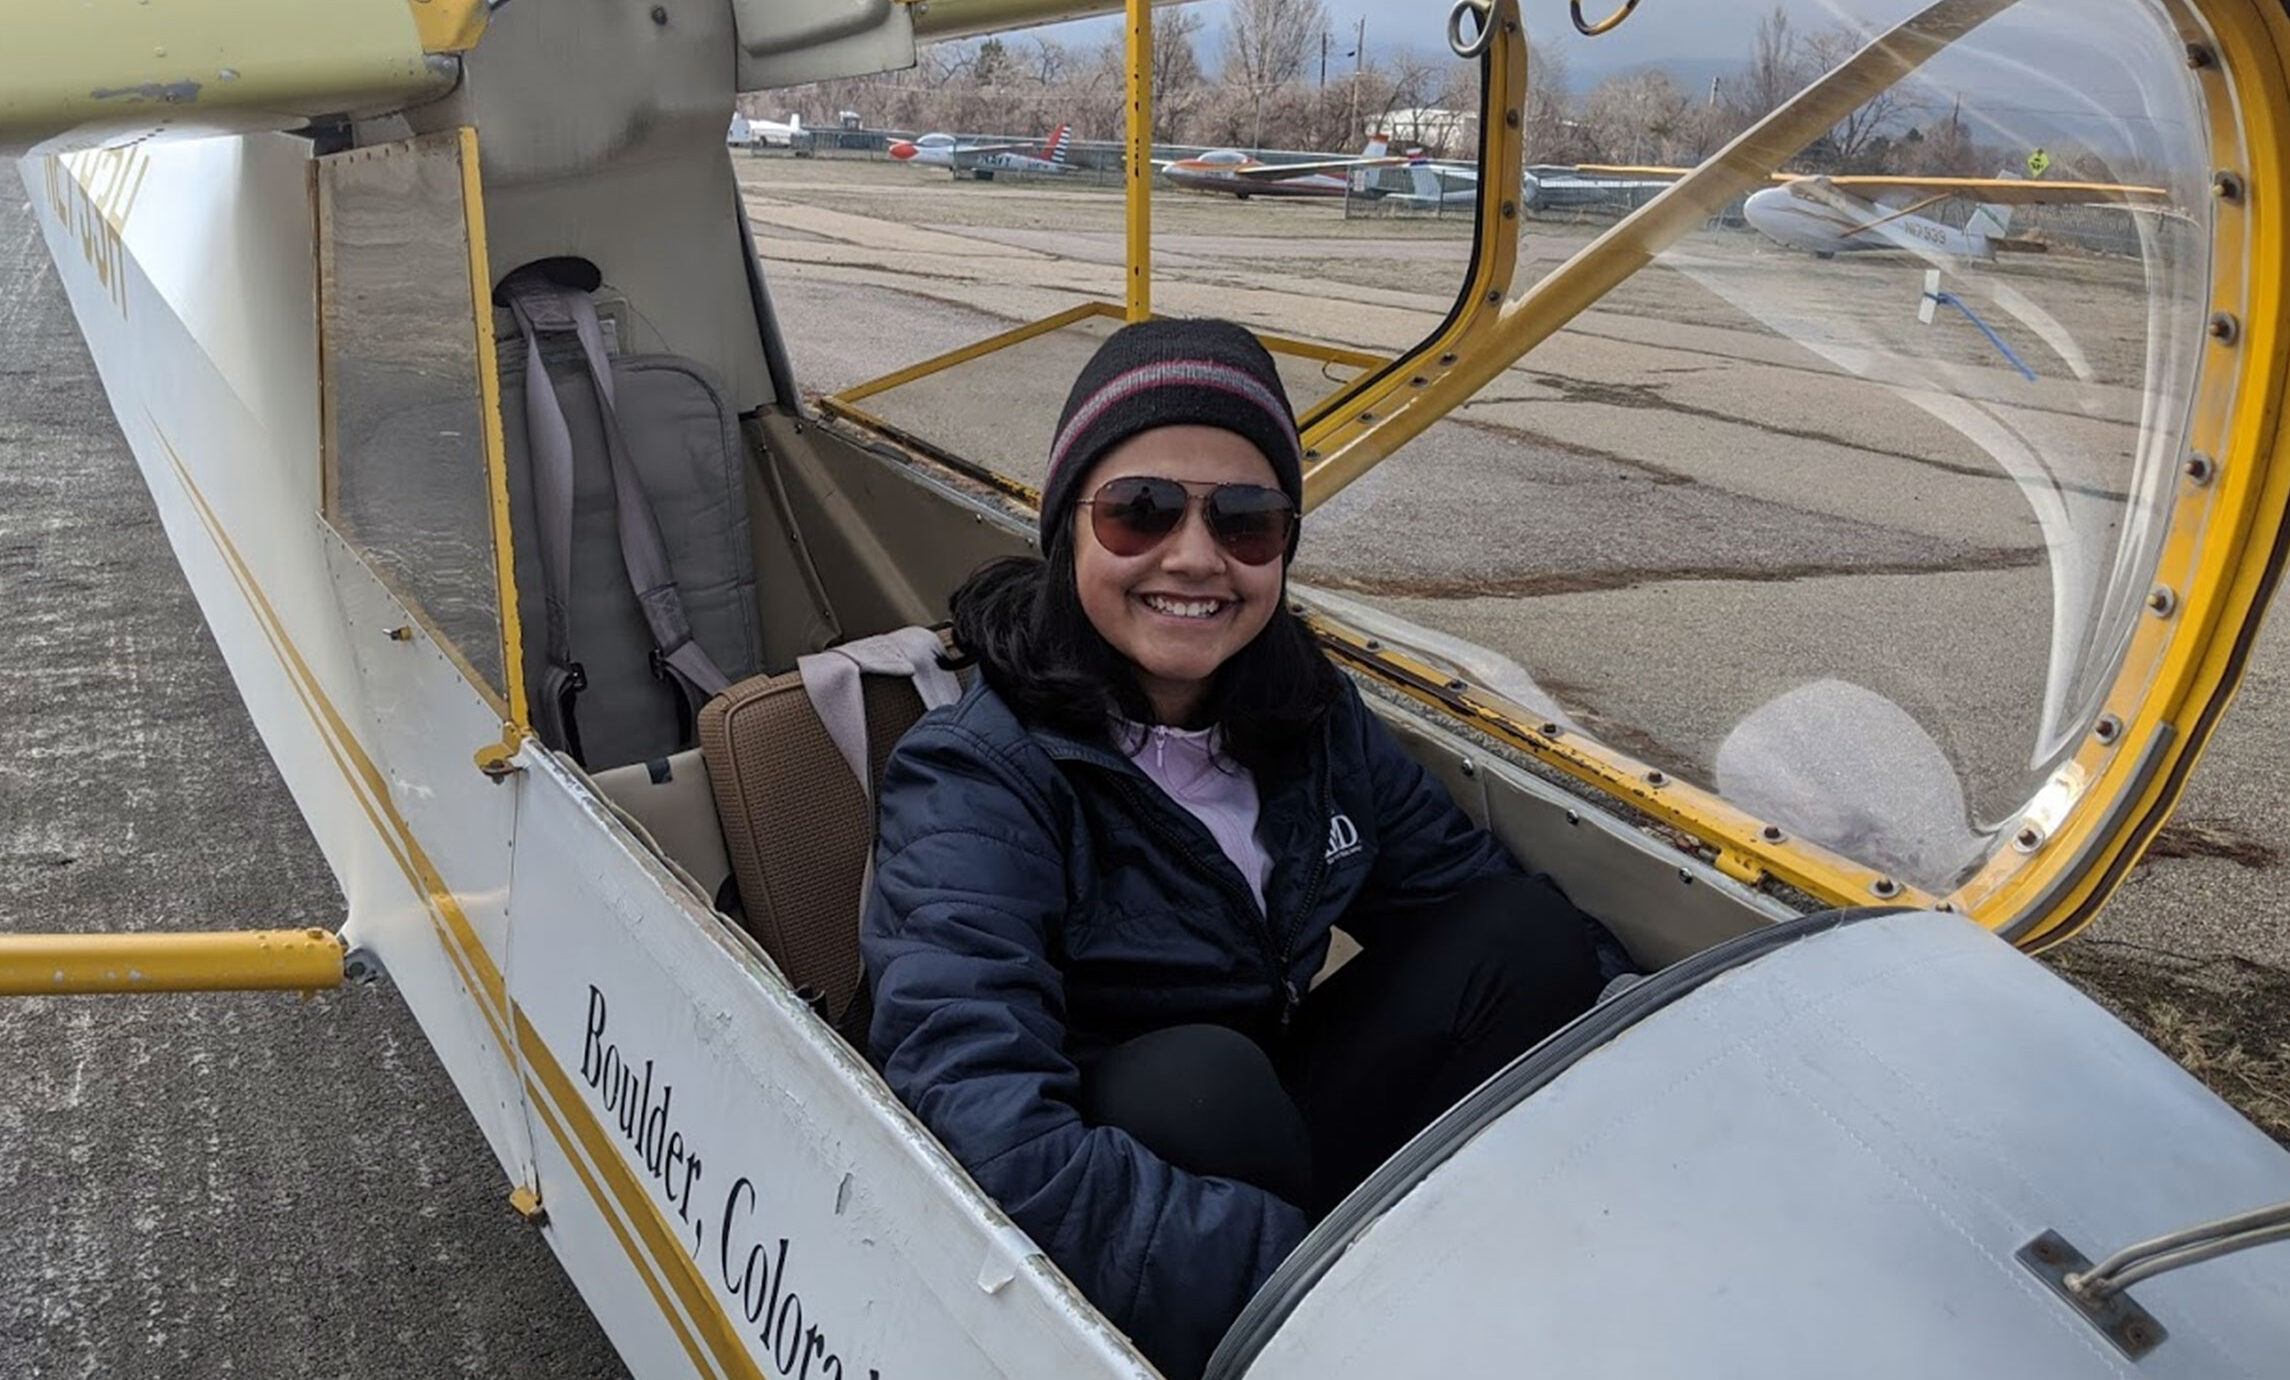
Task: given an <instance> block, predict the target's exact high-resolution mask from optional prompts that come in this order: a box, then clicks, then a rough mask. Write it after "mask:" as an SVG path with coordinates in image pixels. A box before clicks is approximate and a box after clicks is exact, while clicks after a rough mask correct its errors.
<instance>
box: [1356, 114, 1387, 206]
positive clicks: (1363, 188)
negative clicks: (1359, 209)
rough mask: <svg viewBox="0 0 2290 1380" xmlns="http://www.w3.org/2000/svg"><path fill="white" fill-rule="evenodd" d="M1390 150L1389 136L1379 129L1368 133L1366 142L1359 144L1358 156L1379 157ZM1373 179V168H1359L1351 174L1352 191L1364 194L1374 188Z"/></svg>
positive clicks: (1374, 174) (1374, 171) (1374, 179)
mask: <svg viewBox="0 0 2290 1380" xmlns="http://www.w3.org/2000/svg"><path fill="white" fill-rule="evenodd" d="M1390 150H1391V136H1390V135H1388V134H1385V133H1383V132H1382V131H1380V130H1379V131H1377V132H1376V133H1374V134H1371V135H1369V136H1368V142H1367V143H1365V144H1363V145H1361V146H1360V157H1362V158H1381V157H1383V156H1384V155H1385V154H1386V153H1388V152H1389V151H1390ZM1375 181H1376V170H1375V169H1374V168H1360V169H1358V170H1356V171H1354V172H1353V174H1352V191H1353V193H1354V194H1355V195H1366V194H1367V193H1369V192H1372V191H1374V190H1375Z"/></svg>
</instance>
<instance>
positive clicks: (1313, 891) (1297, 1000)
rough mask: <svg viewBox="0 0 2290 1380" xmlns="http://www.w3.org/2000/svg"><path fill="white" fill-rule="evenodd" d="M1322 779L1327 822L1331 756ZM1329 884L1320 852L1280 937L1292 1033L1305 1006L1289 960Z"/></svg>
mask: <svg viewBox="0 0 2290 1380" xmlns="http://www.w3.org/2000/svg"><path fill="white" fill-rule="evenodd" d="M1319 777H1320V790H1319V795H1318V801H1319V805H1320V818H1321V819H1322V820H1326V819H1327V818H1328V817H1329V815H1330V812H1331V811H1332V810H1333V808H1334V806H1335V798H1334V790H1333V787H1332V785H1331V783H1330V781H1329V779H1328V755H1327V754H1326V753H1322V754H1321V755H1320V768H1319ZM1327 880H1328V852H1327V850H1326V849H1325V848H1323V849H1322V850H1321V851H1320V861H1318V862H1316V863H1314V864H1312V875H1311V880H1309V881H1308V882H1306V883H1305V885H1304V900H1303V903H1302V904H1301V905H1299V906H1297V907H1296V909H1295V910H1294V911H1292V912H1290V914H1289V916H1288V923H1286V924H1285V925H1282V926H1281V927H1280V936H1279V938H1278V940H1277V941H1276V942H1277V943H1278V945H1279V953H1278V955H1277V961H1278V962H1279V964H1280V966H1279V968H1278V969H1276V971H1277V972H1278V973H1279V974H1280V991H1281V997H1282V1002H1281V1007H1280V1028H1281V1029H1282V1030H1286V1029H1288V1026H1289V1023H1290V1022H1291V1021H1294V1020H1295V1019H1296V1008H1297V1007H1299V1006H1301V1005H1303V1004H1304V998H1303V995H1302V994H1301V993H1299V992H1298V991H1297V990H1296V980H1295V979H1294V978H1292V977H1290V976H1289V972H1288V970H1289V966H1290V957H1289V956H1290V954H1291V953H1292V952H1293V951H1294V949H1295V947H1296V933H1297V931H1298V930H1301V929H1302V928H1303V927H1304V921H1305V920H1306V919H1307V918H1309V917H1310V916H1311V914H1312V911H1313V908H1314V907H1316V906H1318V905H1319V904H1320V888H1321V887H1322V886H1323V885H1324V884H1325V883H1326V882H1327ZM1265 925H1266V928H1267V929H1269V928H1270V927H1271V917H1270V916H1267V917H1265Z"/></svg>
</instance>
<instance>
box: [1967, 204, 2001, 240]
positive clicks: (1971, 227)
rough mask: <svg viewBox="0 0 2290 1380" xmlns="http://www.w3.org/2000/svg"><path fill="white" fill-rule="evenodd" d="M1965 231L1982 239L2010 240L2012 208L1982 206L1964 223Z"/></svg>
mask: <svg viewBox="0 0 2290 1380" xmlns="http://www.w3.org/2000/svg"><path fill="white" fill-rule="evenodd" d="M1964 231H1965V233H1966V234H1969V235H1977V236H1979V237H1980V238H1982V239H1990V240H2001V239H2009V238H2010V237H2011V233H2012V208H2011V207H2009V206H1994V205H1987V206H1982V207H1980V208H1979V209H1978V210H1976V211H1974V212H1973V213H1972V218H1971V219H1970V220H1968V221H1966V222H1964Z"/></svg>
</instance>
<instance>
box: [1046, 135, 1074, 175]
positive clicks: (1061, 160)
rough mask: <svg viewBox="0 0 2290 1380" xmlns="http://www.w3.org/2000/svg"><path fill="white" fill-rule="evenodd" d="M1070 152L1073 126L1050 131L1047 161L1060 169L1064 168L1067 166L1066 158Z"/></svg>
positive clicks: (1071, 149)
mask: <svg viewBox="0 0 2290 1380" xmlns="http://www.w3.org/2000/svg"><path fill="white" fill-rule="evenodd" d="M1072 152H1073V126H1072V125H1059V126H1058V127H1057V128H1056V129H1054V130H1051V131H1050V142H1049V146H1048V150H1047V154H1048V157H1049V160H1050V161H1051V162H1052V163H1055V164H1057V165H1058V166H1059V167H1061V168H1062V167H1065V166H1066V165H1067V160H1068V157H1069V155H1070V154H1071V153H1072Z"/></svg>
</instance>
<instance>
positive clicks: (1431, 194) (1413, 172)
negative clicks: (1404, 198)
mask: <svg viewBox="0 0 2290 1380" xmlns="http://www.w3.org/2000/svg"><path fill="white" fill-rule="evenodd" d="M1407 180H1408V182H1409V184H1410V185H1411V186H1413V187H1414V189H1415V194H1416V195H1417V196H1419V197H1421V198H1423V202H1424V204H1425V205H1427V206H1437V205H1438V204H1439V201H1440V198H1441V196H1442V195H1443V194H1444V193H1445V191H1446V188H1444V187H1442V186H1440V185H1439V174H1438V173H1436V172H1434V171H1432V168H1431V160H1430V159H1428V158H1411V159H1409V160H1408V164H1407Z"/></svg>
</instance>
